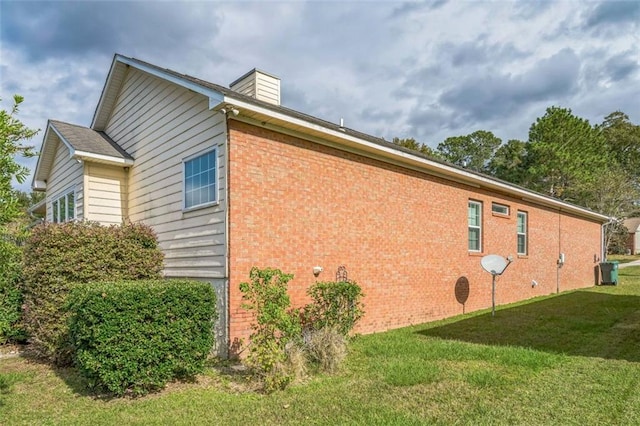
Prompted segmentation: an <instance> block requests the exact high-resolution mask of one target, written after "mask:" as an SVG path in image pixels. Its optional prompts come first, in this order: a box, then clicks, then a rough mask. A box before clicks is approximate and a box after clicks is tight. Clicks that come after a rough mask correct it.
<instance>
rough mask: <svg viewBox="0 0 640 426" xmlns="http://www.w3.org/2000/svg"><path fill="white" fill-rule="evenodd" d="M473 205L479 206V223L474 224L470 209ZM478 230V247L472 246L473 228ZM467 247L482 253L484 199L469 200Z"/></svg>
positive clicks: (474, 251) (471, 250)
mask: <svg viewBox="0 0 640 426" xmlns="http://www.w3.org/2000/svg"><path fill="white" fill-rule="evenodd" d="M471 205H476V206H478V217H477V222H478V223H477V224H475V225H472V224H471V221H470V217H469V210H470V208H471ZM472 229H473V230H476V229H477V230H478V247H477V248H471V230H472ZM467 248H468V250H469V251H470V252H473V253H480V252H482V201H476V200H469V202H468V204H467Z"/></svg>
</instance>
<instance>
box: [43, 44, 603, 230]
mask: <svg viewBox="0 0 640 426" xmlns="http://www.w3.org/2000/svg"><path fill="white" fill-rule="evenodd" d="M129 67H133V68H136V69H138V70H141V71H143V72H146V73H149V74H151V75H153V76H156V77H158V78H161V79H164V80H165V81H169V82H172V83H174V84H177V85H179V86H182V87H184V88H187V89H189V90H192V91H194V92H196V93H200V94H202V95H204V96H206V97H208V99H209V108H210V109H211V110H214V111H220V112H225V111H236V112H238V116H237V117H235V119H238V120H241V121H245V122H248V123H252V124H255V125H257V126H261V127H265V128H268V129H272V130H275V131H278V132H284V133H289V134H292V135H294V136H301V137H304V138H306V139H308V140H312V141H316V142H318V143H321V144H325V145H330V146H335V147H338V148H339V149H342V150H345V151H350V152H355V153H358V154H364V155H367V156H369V157H371V158H376V159H379V160H382V161H385V162H388V163H392V164H398V165H401V166H402V167H405V168H409V169H413V170H418V171H420V172H423V173H427V174H430V175H434V176H438V177H441V178H444V179H447V180H450V181H455V182H460V183H464V184H466V185H469V186H472V187H475V188H484V189H488V190H492V191H497V192H500V193H503V194H508V195H509V196H512V197H515V198H519V199H522V200H524V201H528V202H532V203H535V204H537V205H543V206H546V207H551V208H554V209H558V210H561V211H565V212H569V213H572V214H576V215H579V216H581V217H586V218H589V219H591V220H596V221H599V222H602V223H604V222H606V221H608V220H609V217H607V216H605V215H602V214H599V213H595V212H593V211H591V210H589V209H586V208H584V207H580V206H575V205H573V204H570V203H566V202H564V201H561V200H558V199H556V198H552V197H549V196H546V195H542V194H539V193H536V192H534V191H531V190H528V189H526V188H523V187H519V186H517V185H514V184H511V183H509V182H505V181H502V180H499V179H496V178H493V177H490V176H487V175H484V174H481V173H477V172H473V171H470V170H467V169H464V168H462V167H458V166H455V165H453V164H450V163H446V162H443V161H439V160H435V159H433V158H431V157H428V156H426V155H423V154H421V153H419V152H417V151H413V150H410V149H407V148H404V147H400V146H398V145H395V144H393V143H391V142H388V141H386V140H384V139H381V138H377V137H374V136H371V135H368V134H365V133H361V132H358V131H355V130H352V129H349V128H346V127H343V126H340V125H338V124H335V123H331V122H328V121H325V120H321V119H319V118H316V117H313V116H310V115H307V114H303V113H301V112H298V111H295V110H292V109H289V108H286V107H283V106H280V105H274V104H271V103H268V102H264V101H261V100H258V99H255V98H253V97H250V96H246V95H243V94H240V93H238V92H235V91H233V90H231V89H229V88H226V87H223V86H220V85H217V84H213V83H210V82H208V81H204V80H201V79H198V78H195V77H192V76H189V75H186V74H180V73H177V72H175V71H172V70H169V69H166V68H161V67H158V66H156V65H153V64H150V63H148V62H144V61H141V60H139V59H135V58H129V57H126V56H123V55H119V54H116V55H115V56H114V59H113V63H112V64H111V69H110V70H109V74H108V76H107V81H106V83H105V87H104V88H103V90H102V94H101V96H100V101H99V102H98V105H97V107H96V111H95V113H94V116H93V120H92V123H91V128H92V129H93V130H95V131H98V132H100V131H104V130H105V128H106V125H107V122H108V120H109V117H110V115H111V113H112V110H113V107H114V106H115V102H116V100H117V96H118V93H119V92H120V89H121V87H122V84H123V83H124V80H125V77H126V73H127V69H128V68H129ZM230 117H231V116H230ZM34 182H35V181H34Z"/></svg>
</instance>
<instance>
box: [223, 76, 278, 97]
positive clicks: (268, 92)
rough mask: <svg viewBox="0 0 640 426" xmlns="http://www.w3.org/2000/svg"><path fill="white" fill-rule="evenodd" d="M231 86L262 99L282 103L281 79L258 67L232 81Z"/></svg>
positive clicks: (236, 90)
mask: <svg viewBox="0 0 640 426" xmlns="http://www.w3.org/2000/svg"><path fill="white" fill-rule="evenodd" d="M229 88H230V89H231V90H233V91H235V92H238V93H242V94H243V95H247V96H251V97H252V98H255V99H258V100H260V101H265V102H269V103H270V104H274V105H280V79H279V78H278V77H276V76H274V75H271V74H268V73H266V72H264V71H260V70H258V69H256V68H254V69H252V70H251V71H249V72H248V73H246V74H245V75H243V76H242V77H240V78H239V79H237V80H236V81H234V82H233V83H231V84H230V85H229Z"/></svg>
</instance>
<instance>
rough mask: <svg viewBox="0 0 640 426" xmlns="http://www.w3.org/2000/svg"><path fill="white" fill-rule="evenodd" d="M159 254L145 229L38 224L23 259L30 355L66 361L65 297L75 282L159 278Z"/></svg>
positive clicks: (76, 224) (25, 308)
mask: <svg viewBox="0 0 640 426" xmlns="http://www.w3.org/2000/svg"><path fill="white" fill-rule="evenodd" d="M161 270H162V253H161V251H160V250H159V248H158V244H157V240H156V237H155V234H154V233H153V231H152V230H151V228H149V227H148V226H146V225H142V224H130V223H129V224H123V225H120V226H110V227H104V226H100V225H99V224H96V223H90V222H68V223H64V224H43V225H39V226H37V227H35V228H34V229H33V230H32V232H31V236H30V237H29V238H28V239H27V242H26V244H25V250H24V260H23V271H22V273H23V290H24V298H25V301H24V312H23V314H24V323H25V326H26V329H27V332H28V333H29V336H30V339H31V343H32V345H31V346H32V348H33V350H34V352H35V353H37V354H39V355H40V356H42V357H43V358H45V359H48V360H50V361H54V362H55V363H56V364H58V365H66V364H68V363H69V362H70V361H71V357H70V355H71V352H70V351H71V348H70V347H69V345H68V341H67V314H66V313H65V312H64V311H63V309H62V307H63V306H64V303H65V300H66V297H67V295H68V293H69V291H70V290H71V289H72V288H73V287H74V285H76V283H89V282H94V281H107V280H113V281H116V280H137V279H155V278H160V274H161Z"/></svg>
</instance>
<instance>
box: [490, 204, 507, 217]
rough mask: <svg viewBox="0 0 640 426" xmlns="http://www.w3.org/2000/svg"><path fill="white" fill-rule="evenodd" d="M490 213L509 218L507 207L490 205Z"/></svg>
mask: <svg viewBox="0 0 640 426" xmlns="http://www.w3.org/2000/svg"><path fill="white" fill-rule="evenodd" d="M491 211H492V212H493V213H496V214H501V215H505V216H509V206H507V205H504V204H499V203H491Z"/></svg>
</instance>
